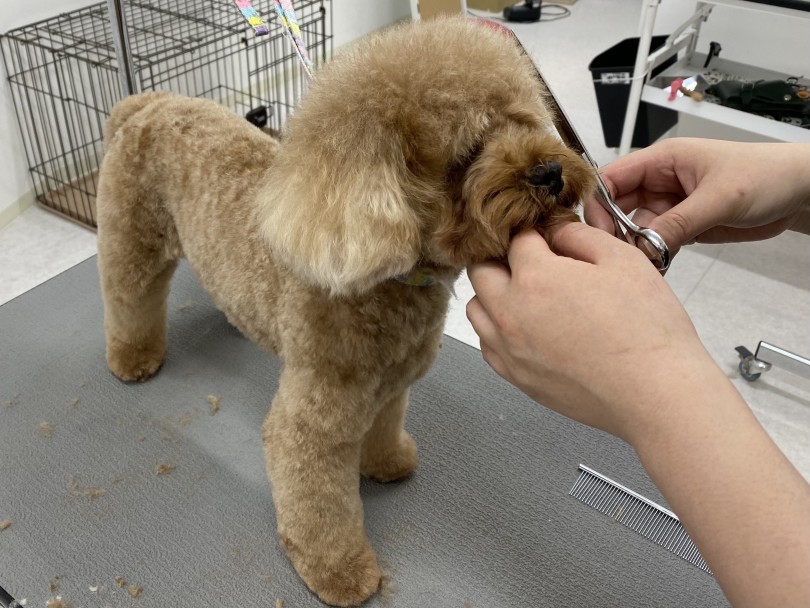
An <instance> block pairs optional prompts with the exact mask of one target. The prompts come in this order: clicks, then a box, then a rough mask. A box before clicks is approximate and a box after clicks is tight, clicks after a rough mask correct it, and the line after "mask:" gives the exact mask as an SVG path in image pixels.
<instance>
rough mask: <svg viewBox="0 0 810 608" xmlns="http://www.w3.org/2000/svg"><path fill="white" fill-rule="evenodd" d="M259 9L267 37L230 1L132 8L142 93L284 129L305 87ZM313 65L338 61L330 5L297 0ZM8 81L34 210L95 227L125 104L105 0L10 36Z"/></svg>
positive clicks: (131, 33) (269, 16)
mask: <svg viewBox="0 0 810 608" xmlns="http://www.w3.org/2000/svg"><path fill="white" fill-rule="evenodd" d="M253 5H254V7H255V8H256V10H257V11H258V12H259V14H261V15H262V17H263V18H264V19H265V21H267V23H268V26H269V29H270V33H269V34H268V35H266V36H261V37H256V36H255V35H254V33H253V31H252V30H251V28H250V26H249V25H248V24H247V22H246V21H245V20H244V18H243V17H242V15H241V14H240V12H239V10H238V9H237V8H236V6H235V4H234V3H233V2H232V1H231V0H187V1H186V2H181V3H178V2H174V1H173V0H124V2H123V9H124V12H125V15H126V21H127V36H128V38H129V44H130V49H131V62H132V65H131V73H132V74H133V77H134V85H135V88H136V90H137V91H173V92H175V93H181V94H183V95H188V96H192V97H205V98H208V99H212V100H214V101H218V102H220V103H222V104H223V105H226V106H228V107H230V108H232V109H233V110H234V111H235V112H237V113H239V114H241V115H244V116H245V117H246V118H248V119H249V120H251V122H253V123H254V124H256V125H257V126H260V127H264V126H267V127H270V128H273V129H279V128H281V126H282V125H283V123H284V121H285V119H286V117H287V116H288V114H290V113H291V112H292V110H293V108H294V106H295V104H296V103H297V101H298V99H299V98H300V96H301V95H302V93H303V92H304V89H305V87H306V82H307V81H306V78H305V76H304V73H303V70H302V69H301V67H300V65H299V63H298V58H297V56H296V54H295V51H294V50H293V47H292V45H291V44H290V42H289V41H288V39H287V38H286V33H285V30H284V28H283V26H282V25H281V23H280V22H279V20H278V18H277V16H276V14H275V9H274V6H273V0H258V1H254V2H253ZM296 14H297V17H298V22H299V25H300V27H301V31H302V36H303V38H304V40H305V42H306V44H307V46H308V48H309V52H310V56H311V57H312V60H313V61H314V62H315V63H316V64H318V63H321V62H324V61H326V60H327V59H328V56H329V54H330V53H331V40H332V35H331V0H299V2H297V3H296ZM0 42H1V43H2V44H1V45H0V46H2V55H3V60H4V65H5V69H6V74H7V75H8V81H9V84H10V87H11V93H12V99H13V102H14V107H15V110H16V113H17V119H18V121H19V125H20V131H21V133H22V139H23V144H24V147H25V154H26V157H27V161H28V166H29V170H30V173H31V177H32V180H33V183H34V190H35V193H36V199H37V201H38V202H39V203H40V204H41V205H42V206H44V207H46V208H47V209H49V210H51V211H54V212H56V213H59V214H61V215H63V216H65V217H67V218H70V219H72V220H74V221H77V222H79V223H81V224H83V225H86V226H88V227H90V228H95V227H96V209H95V197H96V188H97V181H98V180H97V176H98V167H99V164H100V162H101V157H102V154H103V149H102V144H103V138H104V123H105V121H106V118H107V116H109V114H110V111H111V110H112V107H113V105H114V104H115V103H116V102H117V101H118V100H120V99H121V98H122V97H123V96H124V95H123V92H122V86H121V83H120V80H119V69H120V66H119V65H118V60H117V58H116V52H115V46H114V40H113V33H112V28H111V24H110V15H109V10H108V5H107V3H106V2H102V3H99V4H95V5H92V6H88V7H86V8H83V9H79V10H76V11H73V12H70V13H64V14H61V15H59V16H57V17H53V18H51V19H46V20H43V21H39V22H37V23H33V24H31V25H28V26H25V27H21V28H19V29H16V30H12V31H9V32H7V33H6V34H4V35H3V36H2V38H0Z"/></svg>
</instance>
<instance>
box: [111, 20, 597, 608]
mask: <svg viewBox="0 0 810 608" xmlns="http://www.w3.org/2000/svg"><path fill="white" fill-rule="evenodd" d="M545 96H546V93H545V91H544V89H543V87H542V85H541V83H540V81H539V80H538V76H537V72H536V69H535V68H534V66H533V64H532V62H531V61H530V60H529V58H528V57H527V56H526V55H525V54H524V53H523V52H522V50H521V48H520V47H519V45H518V44H517V42H516V41H515V39H514V38H513V37H511V36H510V35H504V33H503V32H501V31H497V30H495V29H493V28H490V27H483V26H482V25H480V24H478V23H476V22H474V21H473V20H467V19H465V18H463V17H460V16H459V17H449V18H442V19H437V20H432V21H425V22H417V23H409V24H403V25H399V26H396V27H393V28H391V29H388V30H386V31H384V32H382V33H380V34H377V35H375V36H372V37H370V38H369V39H366V40H364V41H361V42H360V43H358V44H357V45H356V46H354V47H352V48H351V49H350V50H347V51H345V52H343V53H341V54H339V56H338V57H336V58H335V59H334V60H333V61H331V62H329V63H328V64H326V65H325V66H324V67H323V68H322V69H320V70H319V71H317V72H316V76H315V80H314V82H313V83H312V85H311V87H310V89H309V91H308V93H307V94H306V95H305V96H304V98H303V100H302V101H301V103H300V105H299V106H298V107H297V108H296V110H295V113H294V115H293V116H292V117H291V118H290V119H289V120H288V121H287V124H286V126H285V130H284V133H283V136H282V138H281V139H276V138H274V137H271V136H268V135H267V134H265V133H263V132H262V131H261V130H260V129H257V128H256V127H254V126H252V125H251V124H249V123H248V122H247V121H246V120H244V119H242V118H240V117H238V116H236V115H235V114H233V113H232V112H231V111H230V110H229V109H227V108H225V107H223V106H220V105H218V104H216V103H214V102H210V101H205V100H201V99H190V98H186V97H182V96H178V95H174V94H169V93H144V94H141V95H135V96H132V97H129V98H127V99H125V100H124V101H122V102H120V103H118V104H117V105H116V106H115V108H114V109H113V112H112V115H111V117H110V119H109V121H108V124H107V133H106V143H105V146H106V153H105V157H104V160H103V163H102V168H101V175H100V184H99V193H98V208H99V218H98V221H99V228H98V251H99V255H98V265H99V271H100V276H101V288H102V294H103V299H104V327H105V333H106V348H107V351H106V352H107V362H108V365H109V367H110V369H111V370H112V372H113V373H114V374H115V375H116V376H117V377H118V378H120V379H121V380H125V381H143V380H146V379H148V378H149V377H150V376H152V375H154V374H155V373H156V372H157V371H158V369H159V368H160V366H161V364H162V363H163V361H164V358H165V356H166V348H167V311H166V299H167V294H168V291H169V283H170V279H171V276H172V273H173V271H174V269H175V267H176V265H177V261H178V259H179V258H186V259H187V260H188V263H189V265H190V266H191V268H192V269H193V270H194V272H195V274H196V276H197V277H198V278H199V280H200V282H201V283H202V285H203V286H204V287H205V289H206V290H207V291H208V292H209V293H210V294H211V296H212V298H213V300H214V302H215V303H216V305H217V306H218V307H219V308H220V309H221V310H222V311H223V312H224V313H225V315H226V316H227V318H228V320H229V321H230V322H231V323H232V324H233V325H235V326H236V327H237V328H239V330H241V331H242V332H243V333H244V335H245V336H247V337H248V338H250V339H251V340H253V341H254V342H255V343H257V344H258V345H259V346H261V347H262V348H264V349H267V350H269V351H272V352H274V353H276V354H277V356H278V357H279V358H280V360H281V361H282V363H283V369H282V372H281V378H280V381H279V389H278V392H277V393H276V395H275V396H274V397H273V400H272V404H271V407H270V412H269V414H268V415H267V418H266V421H265V423H264V426H263V441H264V451H265V457H266V462H267V472H268V476H269V479H270V483H271V486H272V495H273V501H274V504H275V508H276V518H277V525H278V533H279V536H280V539H281V544H282V545H283V547H284V548H285V549H286V551H287V554H288V556H289V558H290V560H291V562H292V565H293V566H294V567H295V569H296V571H297V572H298V574H299V575H300V577H301V578H302V579H303V581H304V582H305V583H306V584H307V585H308V586H309V588H310V589H311V590H312V591H313V592H314V593H315V594H317V596H318V597H319V598H320V599H321V600H322V601H323V602H325V603H327V604H332V605H337V606H348V605H356V604H358V603H360V602H362V601H363V600H365V599H366V598H368V597H370V596H371V595H372V594H374V592H375V591H376V590H377V588H378V585H379V584H380V580H381V572H380V568H379V566H378V563H377V558H376V556H375V554H374V551H373V550H372V548H371V544H370V543H369V539H368V538H367V537H366V534H365V532H364V531H363V505H362V503H361V499H360V494H359V478H360V475H365V476H367V477H369V478H371V479H374V480H378V481H380V482H389V481H393V480H397V479H402V478H403V477H406V476H407V475H409V474H410V473H411V472H412V471H413V470H414V469H415V468H416V466H417V453H416V444H415V443H414V440H413V438H412V437H411V436H410V435H409V434H408V432H407V431H405V430H404V421H405V411H406V408H407V405H408V390H409V387H410V386H411V385H412V384H413V383H414V382H415V381H416V380H418V379H419V378H420V377H421V376H423V375H424V374H425V373H426V372H427V370H428V368H429V367H430V365H431V364H432V362H433V360H434V359H435V357H436V354H437V351H438V349H439V346H440V342H441V340H442V329H443V325H444V319H445V314H446V310H447V306H448V300H449V297H450V293H451V289H450V286H451V285H452V282H453V281H454V280H455V279H456V278H457V277H458V276H459V273H460V271H461V269H463V268H464V267H465V266H466V265H467V264H469V263H471V262H478V261H482V260H488V259H493V258H497V259H501V258H504V256H505V254H506V251H507V247H508V245H509V241H510V238H511V237H512V236H513V235H514V234H515V233H516V232H517V231H519V230H521V229H524V228H527V227H537V228H538V229H540V230H542V229H544V228H547V227H549V226H550V225H552V224H554V223H555V222H560V221H576V220H578V216H577V215H576V213H575V212H574V211H573V210H572V208H574V207H575V206H576V205H577V203H578V202H579V200H580V198H581V197H582V196H583V195H584V194H586V193H587V192H588V191H589V190H590V189H591V188H592V187H593V185H594V175H593V169H592V168H591V167H590V166H589V165H588V164H586V163H585V162H584V161H583V160H582V159H581V158H580V157H579V156H578V155H577V154H576V153H574V152H572V151H570V150H569V149H567V148H566V147H565V146H564V145H563V144H562V143H561V142H560V141H559V139H558V137H557V135H556V131H555V129H554V127H553V120H552V118H553V117H552V116H551V115H550V113H549V111H548V110H547V108H546V105H545Z"/></svg>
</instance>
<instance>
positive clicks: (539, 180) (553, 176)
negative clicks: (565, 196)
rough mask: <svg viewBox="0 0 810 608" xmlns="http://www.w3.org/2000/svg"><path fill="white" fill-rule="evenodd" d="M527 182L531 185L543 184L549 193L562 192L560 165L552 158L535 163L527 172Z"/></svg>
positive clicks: (555, 194)
mask: <svg viewBox="0 0 810 608" xmlns="http://www.w3.org/2000/svg"><path fill="white" fill-rule="evenodd" d="M529 183H530V184H531V185H532V186H545V187H546V188H548V191H549V194H551V195H552V196H557V195H558V194H559V193H560V192H562V189H563V184H564V182H563V178H562V165H561V164H560V163H558V162H557V161H554V160H550V161H548V162H547V163H545V164H539V165H537V166H536V167H535V168H534V169H532V172H531V173H530V174H529Z"/></svg>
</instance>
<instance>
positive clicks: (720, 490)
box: [628, 361, 810, 607]
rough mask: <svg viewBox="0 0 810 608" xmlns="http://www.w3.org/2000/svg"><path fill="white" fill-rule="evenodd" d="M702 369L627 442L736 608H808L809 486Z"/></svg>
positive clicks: (723, 385) (718, 376) (711, 369)
mask: <svg viewBox="0 0 810 608" xmlns="http://www.w3.org/2000/svg"><path fill="white" fill-rule="evenodd" d="M701 363H702V365H701V367H700V369H696V370H695V371H694V373H692V374H691V376H690V377H686V378H683V381H682V382H680V383H679V386H677V387H670V390H668V391H667V392H666V394H665V395H663V396H662V398H661V401H660V402H659V403H657V404H648V407H650V408H656V412H655V414H656V415H655V416H654V417H651V418H649V419H647V420H645V421H644V424H643V426H640V427H639V428H637V429H635V430H634V431H633V432H631V433H629V436H628V439H629V440H630V442H631V444H632V445H633V446H634V447H635V449H636V451H637V453H638V454H639V458H640V459H641V461H642V463H643V464H644V466H645V468H646V469H647V471H648V472H649V474H650V477H651V478H652V480H653V481H654V482H655V483H656V485H657V486H658V487H659V488H660V489H661V491H662V493H663V494H664V496H665V497H666V499H667V501H668V502H669V503H670V505H671V507H672V508H673V510H674V511H675V512H676V513H677V514H678V515H679V517H680V518H681V521H682V523H683V525H684V527H685V528H686V530H687V532H689V534H690V536H691V537H692V539H693V540H694V541H695V543H696V545H697V546H698V548H699V549H700V551H701V554H702V555H703V557H704V558H705V559H706V561H707V562H708V564H709V565H710V567H711V568H712V570H713V572H714V574H715V577H716V578H717V580H718V582H719V583H720V585H721V587H722V588H723V590H724V592H725V593H726V595H727V597H728V598H729V601H731V603H732V604H733V605H734V606H736V607H740V606H756V607H763V606H780V607H790V606H808V605H810V487H808V485H807V483H806V482H805V480H804V479H803V478H802V477H801V476H800V475H799V473H798V472H797V471H796V470H795V468H794V467H793V466H792V465H791V464H790V463H789V462H788V461H787V460H786V459H785V457H784V455H783V454H782V453H781V452H780V451H779V449H778V448H777V447H776V445H775V444H774V443H773V442H772V441H771V439H770V437H768V435H767V434H766V433H765V431H764V429H763V428H762V427H761V426H760V425H759V423H758V421H757V420H756V418H755V417H754V415H753V414H752V413H751V411H750V410H749V408H748V406H747V405H746V404H745V402H744V401H743V399H742V397H741V396H740V395H739V393H738V392H737V390H736V389H735V388H734V386H733V385H732V384H731V382H729V380H728V379H727V378H726V377H725V376H724V375H723V373H722V372H721V371H720V370H719V369H718V368H717V367H716V366H715V365H714V364H713V363H711V362H710V361H709V362H701Z"/></svg>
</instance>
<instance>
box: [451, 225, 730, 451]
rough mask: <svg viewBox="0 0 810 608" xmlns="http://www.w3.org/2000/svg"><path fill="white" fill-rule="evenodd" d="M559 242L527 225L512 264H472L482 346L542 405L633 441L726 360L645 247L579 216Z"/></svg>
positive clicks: (472, 307) (562, 230)
mask: <svg viewBox="0 0 810 608" xmlns="http://www.w3.org/2000/svg"><path fill="white" fill-rule="evenodd" d="M552 244H553V248H554V251H556V252H557V253H559V254H560V255H557V253H554V252H552V250H551V249H550V248H549V246H548V245H547V244H546V241H545V240H544V239H543V237H541V236H540V235H539V234H538V233H537V232H536V231H534V230H527V231H524V232H522V233H520V234H519V235H518V236H516V237H515V238H514V240H513V242H512V245H511V247H510V249H509V253H508V261H509V267H508V268H507V267H506V266H504V265H502V264H499V263H496V262H487V263H482V264H475V265H472V266H470V267H469V268H468V276H469V278H470V281H471V283H472V286H473V288H474V289H475V292H476V296H475V297H474V298H473V299H472V300H470V302H469V303H468V304H467V317H468V318H469V320H470V322H471V323H472V326H473V329H475V331H476V333H477V334H478V336H479V337H480V339H481V352H482V354H483V356H484V359H485V360H486V362H487V363H488V364H489V365H490V366H491V367H492V368H493V369H494V370H495V371H496V372H497V373H498V374H499V375H501V376H502V377H503V378H505V379H506V380H507V381H509V382H510V383H512V384H514V385H515V386H517V387H518V388H520V389H521V390H522V391H523V392H525V393H526V394H527V395H529V396H530V397H531V398H533V399H534V400H536V401H538V402H539V403H541V404H543V405H545V406H547V407H550V408H551V409H554V410H556V411H557V412H559V413H561V414H564V415H565V416H568V417H569V418H573V419H574V420H578V421H580V422H583V423H585V424H587V425H589V426H593V427H596V428H600V429H602V430H605V431H607V432H609V433H612V434H614V435H617V436H619V437H622V438H624V439H625V440H627V441H628V442H630V443H633V438H634V434H636V433H637V432H639V431H642V429H643V428H644V427H645V425H647V424H648V423H649V418H650V415H654V414H655V408H656V407H659V406H660V404H661V403H662V402H666V401H670V400H671V399H670V395H671V394H673V393H678V392H679V391H680V390H681V389H682V388H683V386H684V384H685V383H684V378H688V377H695V376H700V374H701V373H703V371H704V370H706V369H716V365H715V364H714V362H713V361H711V359H710V358H709V356H708V354H707V353H706V351H705V349H704V348H703V345H702V344H701V342H700V340H699V338H698V336H697V334H696V332H695V329H694V327H693V325H692V322H691V321H690V319H689V317H688V316H687V314H686V311H685V310H684V309H683V307H682V306H681V304H680V302H679V301H678V299H677V298H676V296H675V295H674V293H673V292H672V290H671V289H670V288H669V286H668V285H667V283H666V282H665V281H664V280H663V278H662V277H661V276H660V275H659V273H658V271H657V270H656V269H655V268H654V267H653V266H652V265H651V264H650V262H649V261H648V260H647V258H646V257H645V256H644V254H642V253H641V252H640V251H639V250H638V249H636V248H635V247H631V246H630V245H628V244H626V243H624V242H622V241H620V240H619V239H616V238H614V237H613V236H610V235H609V234H607V233H605V232H602V231H601V230H597V229H595V228H591V227H589V226H587V225H585V224H577V223H574V224H565V225H562V226H561V227H559V228H557V229H556V231H555V232H554V233H553V236H552ZM563 256H567V257H563ZM707 366H708V367H707ZM678 394H679V395H680V396H683V395H682V394H680V393H678ZM642 432H643V431H642Z"/></svg>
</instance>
